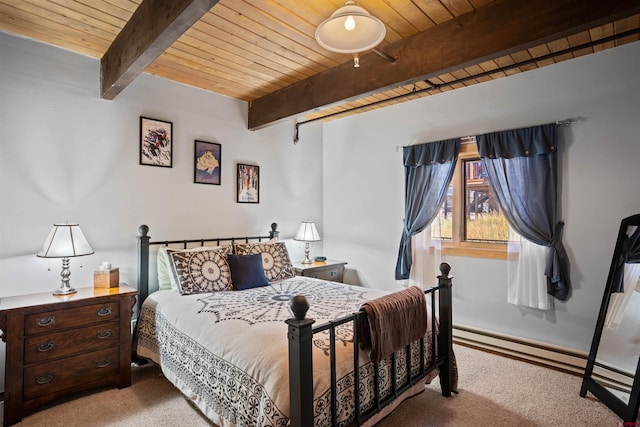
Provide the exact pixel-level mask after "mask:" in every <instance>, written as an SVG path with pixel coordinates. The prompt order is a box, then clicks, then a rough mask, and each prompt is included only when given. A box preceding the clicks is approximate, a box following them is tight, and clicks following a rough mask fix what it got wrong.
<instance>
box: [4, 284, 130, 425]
mask: <svg viewBox="0 0 640 427" xmlns="http://www.w3.org/2000/svg"><path fill="white" fill-rule="evenodd" d="M135 295H136V290H135V289H132V288H130V287H128V286H126V285H120V287H117V288H111V289H95V288H80V289H78V292H77V293H76V294H73V295H66V296H54V295H52V294H51V292H47V293H40V294H32V295H22V296H16V297H8V298H2V299H1V300H0V329H1V330H2V331H3V333H4V335H3V336H2V340H3V341H5V342H6V344H7V346H6V362H5V391H4V425H5V426H9V425H12V424H15V423H17V422H19V421H20V420H21V419H22V417H23V416H24V415H26V414H28V413H30V412H33V411H34V410H35V409H37V408H39V407H41V406H43V405H45V404H49V403H51V402H54V401H56V400H62V399H67V398H69V397H71V396H72V395H74V394H76V393H79V392H84V391H88V390H91V389H95V388H99V387H107V386H117V387H119V388H122V387H127V386H129V385H131V312H132V307H133V305H134V304H135Z"/></svg>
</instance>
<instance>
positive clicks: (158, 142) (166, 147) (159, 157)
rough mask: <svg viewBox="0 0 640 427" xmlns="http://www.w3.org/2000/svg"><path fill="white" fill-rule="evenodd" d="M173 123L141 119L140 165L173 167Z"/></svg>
mask: <svg viewBox="0 0 640 427" xmlns="http://www.w3.org/2000/svg"><path fill="white" fill-rule="evenodd" d="M172 160H173V123H171V122H165V121H164V120H157V119H150V118H148V117H140V164H141V165H148V166H161V167H165V168H170V167H172Z"/></svg>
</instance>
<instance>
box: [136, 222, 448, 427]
mask: <svg viewBox="0 0 640 427" xmlns="http://www.w3.org/2000/svg"><path fill="white" fill-rule="evenodd" d="M138 232H139V235H138V302H137V313H140V308H141V307H142V303H143V302H144V300H145V299H146V298H147V296H148V295H149V248H150V247H151V246H169V245H183V248H185V249H186V248H187V247H189V245H190V244H194V243H196V244H200V245H201V246H204V245H205V243H215V244H216V245H220V244H221V243H223V242H229V243H231V244H232V245H233V243H235V242H245V243H249V242H250V241H257V242H261V241H263V240H268V239H273V238H277V237H278V235H279V231H277V224H276V223H273V224H271V231H270V232H269V235H268V236H253V237H226V238H218V237H215V238H209V239H187V240H163V241H151V237H150V236H149V235H148V232H149V227H148V226H146V225H141V226H140V227H138ZM450 270H451V267H450V266H449V264H446V263H442V264H441V265H440V273H441V274H440V276H438V284H437V285H436V286H434V287H432V288H430V289H427V290H425V296H428V297H429V298H430V303H431V307H432V308H433V309H432V310H431V325H435V324H436V321H437V323H438V334H437V337H436V335H435V334H436V332H435V328H433V327H432V331H431V334H432V336H431V340H432V342H434V343H435V342H436V339H437V354H436V350H435V348H436V346H432V347H431V348H432V354H431V361H432V363H431V364H430V365H429V366H426V365H425V363H424V337H423V338H421V339H420V343H419V345H420V347H419V348H420V368H419V371H418V373H417V374H415V375H412V370H411V365H412V363H411V351H410V345H409V346H407V348H406V351H405V363H406V366H407V375H406V379H405V381H404V383H399V382H398V378H397V372H396V363H397V355H396V353H394V354H392V355H391V376H392V377H391V380H392V390H391V393H390V394H389V395H388V396H387V397H386V398H381V397H380V389H379V375H378V365H377V364H374V396H375V404H374V405H373V406H372V407H371V408H370V409H368V410H366V411H365V412H361V408H360V402H359V400H360V399H359V393H354V399H355V405H354V406H355V421H354V422H355V425H358V426H359V425H361V424H362V423H364V422H366V421H367V420H369V419H370V418H371V417H373V416H374V415H376V414H377V413H379V412H380V411H381V410H383V409H384V408H385V407H386V406H387V405H389V404H390V403H392V402H393V401H394V400H395V399H396V398H397V397H398V396H400V395H402V394H403V393H404V392H406V391H407V390H409V389H410V388H411V387H413V386H415V385H417V384H418V382H419V381H420V380H422V379H423V378H425V377H426V376H427V375H429V373H431V372H432V371H433V370H434V369H439V377H440V387H441V390H442V395H443V396H446V397H448V396H451V393H452V392H453V339H452V292H451V287H452V283H451V277H450V276H449V272H450ZM436 294H437V298H438V304H437V306H438V316H437V319H436V310H435V307H436ZM290 305H291V309H292V311H293V313H294V318H293V319H289V320H286V323H287V324H288V333H287V337H288V341H289V399H290V425H291V426H292V427H311V426H313V425H314V423H313V417H314V415H313V414H314V410H313V360H312V341H313V335H314V334H315V333H320V332H323V331H327V330H328V331H329V341H330V348H329V353H330V354H329V357H330V366H331V368H330V369H331V396H332V400H331V402H332V405H331V425H332V426H335V425H337V414H336V404H335V400H336V399H337V392H336V366H335V344H336V342H335V341H336V339H335V336H336V328H337V327H338V326H340V325H343V324H346V323H349V322H352V327H353V343H354V344H353V353H354V356H353V360H354V389H355V390H359V383H360V369H358V368H359V367H360V366H359V363H358V360H359V351H360V345H359V339H358V328H357V324H358V321H359V319H360V316H364V315H365V314H364V313H354V314H352V315H350V316H345V317H342V318H340V319H336V320H334V321H332V322H329V323H325V324H323V325H320V326H317V327H315V328H314V327H312V325H313V323H314V320H313V319H308V318H306V317H305V316H306V313H307V311H308V309H309V304H308V302H307V300H306V298H305V297H304V296H302V295H298V296H296V297H294V298H293V299H292V301H291V304H290Z"/></svg>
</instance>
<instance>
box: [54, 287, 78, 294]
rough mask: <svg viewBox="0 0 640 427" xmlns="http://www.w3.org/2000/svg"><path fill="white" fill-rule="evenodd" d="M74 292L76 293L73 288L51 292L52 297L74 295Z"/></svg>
mask: <svg viewBox="0 0 640 427" xmlns="http://www.w3.org/2000/svg"><path fill="white" fill-rule="evenodd" d="M76 292H78V291H76V290H75V289H73V288H60V289H56V290H55V291H54V292H53V295H71V294H75V293H76Z"/></svg>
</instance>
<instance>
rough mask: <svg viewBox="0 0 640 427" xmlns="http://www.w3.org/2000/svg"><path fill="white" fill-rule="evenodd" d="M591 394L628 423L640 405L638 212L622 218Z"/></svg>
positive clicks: (590, 376)
mask: <svg viewBox="0 0 640 427" xmlns="http://www.w3.org/2000/svg"><path fill="white" fill-rule="evenodd" d="M587 392H591V393H592V394H593V395H594V396H595V397H597V398H598V399H600V401H602V402H603V403H604V404H605V405H607V406H608V407H609V408H610V409H611V410H613V411H614V412H615V413H616V414H617V415H618V416H619V417H620V418H622V419H623V421H625V422H634V421H636V420H637V417H638V404H639V403H640V214H638V215H633V216H630V217H628V218H625V219H623V220H622V223H621V224H620V230H619V232H618V237H617V239H616V244H615V248H614V252H613V260H612V262H611V267H610V269H609V275H608V276H607V283H606V286H605V292H604V295H603V297H602V304H601V306H600V312H599V314H598V320H597V323H596V330H595V332H594V334H593V341H592V342H591V349H590V351H589V357H588V359H587V366H586V368H585V371H584V377H583V380H582V387H581V389H580V396H582V397H585V396H586V394H587Z"/></svg>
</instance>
